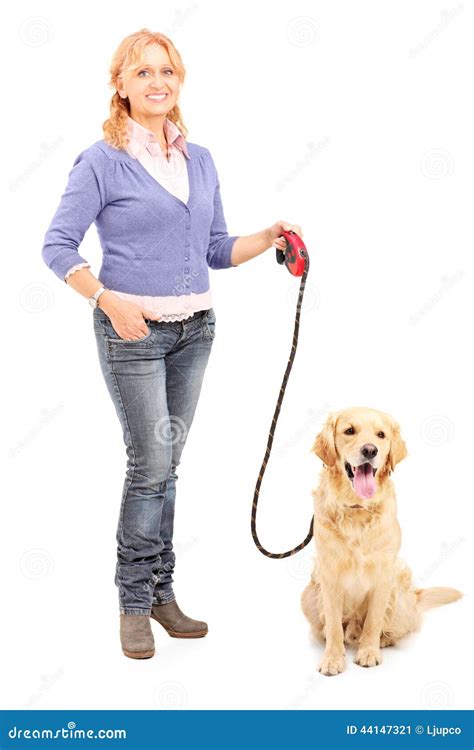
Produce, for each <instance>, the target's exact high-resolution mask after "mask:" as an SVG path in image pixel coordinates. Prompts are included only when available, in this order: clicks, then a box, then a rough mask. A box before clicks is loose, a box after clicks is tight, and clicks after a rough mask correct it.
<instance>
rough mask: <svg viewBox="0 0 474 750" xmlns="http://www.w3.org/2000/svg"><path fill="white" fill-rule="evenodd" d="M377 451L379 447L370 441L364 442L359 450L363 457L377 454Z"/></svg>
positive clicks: (371, 456)
mask: <svg viewBox="0 0 474 750" xmlns="http://www.w3.org/2000/svg"><path fill="white" fill-rule="evenodd" d="M378 451H379V449H378V448H377V446H376V445H372V443H366V444H365V445H363V446H362V448H361V449H360V452H361V453H362V455H363V456H364V458H369V459H370V458H374V457H375V456H376V455H377V453H378Z"/></svg>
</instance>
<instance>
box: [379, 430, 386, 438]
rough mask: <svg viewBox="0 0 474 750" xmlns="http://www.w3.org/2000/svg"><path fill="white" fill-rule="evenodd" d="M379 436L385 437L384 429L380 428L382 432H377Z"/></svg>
mask: <svg viewBox="0 0 474 750" xmlns="http://www.w3.org/2000/svg"><path fill="white" fill-rule="evenodd" d="M377 437H379V438H384V437H385V432H382V430H380V432H377Z"/></svg>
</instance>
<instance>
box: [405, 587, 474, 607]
mask: <svg viewBox="0 0 474 750" xmlns="http://www.w3.org/2000/svg"><path fill="white" fill-rule="evenodd" d="M415 594H416V603H417V606H418V609H419V610H420V611H421V612H424V611H425V610H427V609H432V607H441V605H442V604H449V603H450V602H456V601H457V600H458V599H460V598H461V597H462V596H464V594H463V593H462V592H461V591H458V590H457V589H450V588H447V587H446V586H434V587H433V588H430V589H415Z"/></svg>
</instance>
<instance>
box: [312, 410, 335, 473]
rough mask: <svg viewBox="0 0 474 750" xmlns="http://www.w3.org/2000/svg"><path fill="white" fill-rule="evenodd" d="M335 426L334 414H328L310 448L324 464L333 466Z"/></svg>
mask: <svg viewBox="0 0 474 750" xmlns="http://www.w3.org/2000/svg"><path fill="white" fill-rule="evenodd" d="M335 426H336V416H335V414H330V415H329V417H328V418H327V420H326V424H325V425H324V427H323V429H322V430H321V432H320V433H319V435H317V436H316V440H315V441H314V444H313V447H312V448H311V450H312V451H313V452H314V453H316V455H317V456H318V457H319V458H320V459H321V461H322V462H323V463H324V464H326V466H334V464H335V463H336V459H337V453H336V445H335V443H334V428H335Z"/></svg>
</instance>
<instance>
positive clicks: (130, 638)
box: [120, 613, 155, 659]
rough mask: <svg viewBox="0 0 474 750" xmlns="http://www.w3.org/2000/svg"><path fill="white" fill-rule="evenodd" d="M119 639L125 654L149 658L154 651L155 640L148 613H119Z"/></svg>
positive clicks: (134, 657)
mask: <svg viewBox="0 0 474 750" xmlns="http://www.w3.org/2000/svg"><path fill="white" fill-rule="evenodd" d="M120 641H121V643H122V651H123V653H124V654H125V656H130V658H131V659H149V658H150V656H153V655H154V653H155V641H154V639H153V633H152V630H151V625H150V616H149V615H125V614H122V613H121V614H120Z"/></svg>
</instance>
